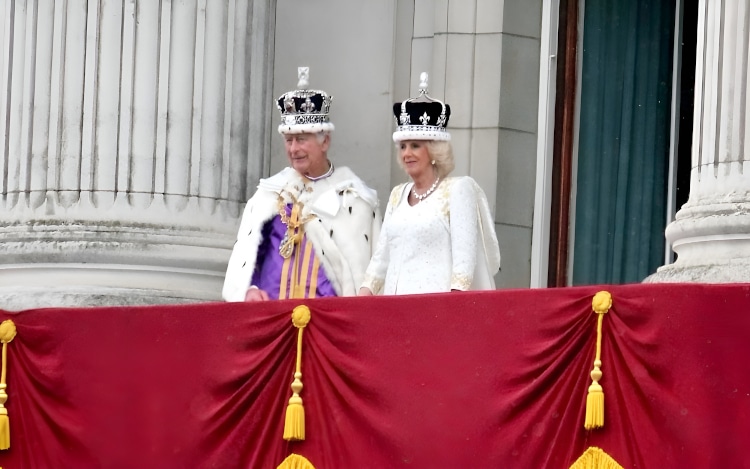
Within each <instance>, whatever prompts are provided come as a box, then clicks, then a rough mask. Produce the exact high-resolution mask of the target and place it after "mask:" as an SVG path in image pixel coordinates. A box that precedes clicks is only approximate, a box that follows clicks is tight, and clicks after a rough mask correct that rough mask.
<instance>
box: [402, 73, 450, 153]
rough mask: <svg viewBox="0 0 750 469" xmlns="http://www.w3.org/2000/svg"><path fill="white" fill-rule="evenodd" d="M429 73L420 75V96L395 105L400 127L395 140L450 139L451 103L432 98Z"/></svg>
mask: <svg viewBox="0 0 750 469" xmlns="http://www.w3.org/2000/svg"><path fill="white" fill-rule="evenodd" d="M427 78H428V76H427V73H426V72H422V74H421V75H420V76H419V96H418V97H416V98H409V99H407V100H406V101H404V102H401V103H395V104H394V105H393V114H394V116H395V117H396V125H397V126H398V128H397V129H396V131H395V132H394V133H393V141H394V142H400V141H401V140H446V141H447V140H450V139H451V135H450V133H448V131H447V130H446V126H447V125H448V119H449V118H450V115H451V108H450V106H449V105H447V104H445V103H443V102H442V101H440V100H438V99H434V98H431V97H430V95H429V94H428V93H427Z"/></svg>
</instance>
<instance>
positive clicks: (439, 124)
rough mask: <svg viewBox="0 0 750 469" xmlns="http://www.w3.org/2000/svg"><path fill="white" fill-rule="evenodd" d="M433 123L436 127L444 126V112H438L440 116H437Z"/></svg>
mask: <svg viewBox="0 0 750 469" xmlns="http://www.w3.org/2000/svg"><path fill="white" fill-rule="evenodd" d="M435 125H437V126H438V127H445V114H440V117H438V120H437V122H436V123H435Z"/></svg>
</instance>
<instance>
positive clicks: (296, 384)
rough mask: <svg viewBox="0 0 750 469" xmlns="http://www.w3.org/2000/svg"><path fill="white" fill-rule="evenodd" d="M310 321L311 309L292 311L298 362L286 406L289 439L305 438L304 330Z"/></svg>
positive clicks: (286, 431) (301, 307)
mask: <svg viewBox="0 0 750 469" xmlns="http://www.w3.org/2000/svg"><path fill="white" fill-rule="evenodd" d="M309 322H310V309H309V308H308V307H307V306H305V305H299V306H297V307H296V308H294V310H293V311H292V324H294V327H296V328H297V329H298V331H297V364H296V367H295V369H294V381H293V382H292V397H291V398H289V405H288V406H287V408H286V419H285V420H284V439H285V440H287V441H301V440H304V439H305V408H304V407H303V406H302V398H301V397H300V396H299V393H300V392H302V331H303V330H304V329H305V326H307V323H309Z"/></svg>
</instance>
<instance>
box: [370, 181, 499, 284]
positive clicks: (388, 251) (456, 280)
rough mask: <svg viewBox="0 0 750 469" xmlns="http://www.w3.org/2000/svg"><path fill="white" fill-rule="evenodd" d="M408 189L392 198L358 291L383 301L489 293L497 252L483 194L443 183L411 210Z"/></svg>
mask: <svg viewBox="0 0 750 469" xmlns="http://www.w3.org/2000/svg"><path fill="white" fill-rule="evenodd" d="M412 187H413V184H411V183H409V184H402V185H400V186H397V187H396V188H394V189H393V191H392V192H391V197H390V200H389V202H388V207H387V208H386V213H385V219H384V221H383V226H382V229H381V234H380V239H379V240H378V245H377V248H376V250H375V254H374V256H373V258H372V260H371V261H370V264H369V266H368V268H367V272H366V274H365V281H364V283H363V285H362V286H365V287H367V288H369V289H370V290H371V291H372V292H373V293H376V294H377V293H383V294H386V295H394V294H414V293H437V292H447V291H450V290H478V289H493V288H494V287H495V286H494V280H493V278H492V276H493V275H494V274H495V273H496V272H497V270H498V269H499V267H500V251H499V248H498V244H497V238H496V236H495V230H494V228H493V226H492V222H491V217H490V214H489V205H488V204H487V199H486V197H485V195H484V192H483V191H482V189H481V188H480V187H479V186H478V185H477V184H476V182H475V181H474V180H473V179H471V178H469V177H454V178H447V179H445V180H444V181H442V182H441V183H440V184H439V185H438V186H437V189H436V190H435V192H434V193H432V194H431V195H430V196H429V197H426V198H425V199H423V200H422V201H421V202H419V203H417V204H415V205H413V206H412V205H409V202H408V194H409V191H410V190H411V189H412Z"/></svg>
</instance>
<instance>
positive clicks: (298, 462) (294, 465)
mask: <svg viewBox="0 0 750 469" xmlns="http://www.w3.org/2000/svg"><path fill="white" fill-rule="evenodd" d="M0 469H2V468H0ZM276 469H315V466H313V465H312V463H311V462H310V461H308V460H307V459H306V458H305V457H304V456H300V455H299V454H294V453H292V454H290V455H289V456H287V458H286V459H285V460H284V461H283V462H282V463H281V464H279V465H278V466H276Z"/></svg>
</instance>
